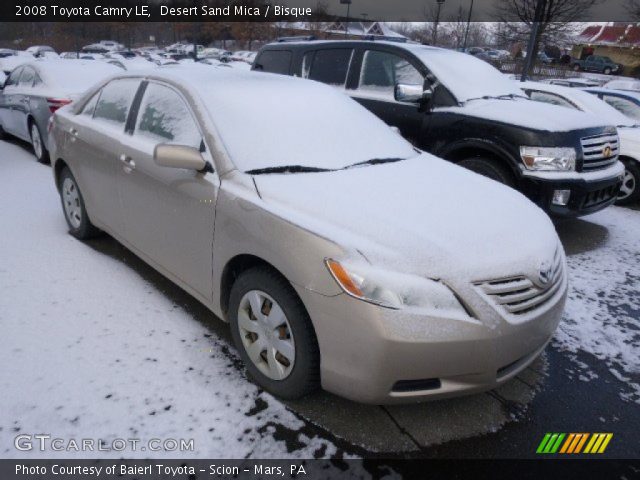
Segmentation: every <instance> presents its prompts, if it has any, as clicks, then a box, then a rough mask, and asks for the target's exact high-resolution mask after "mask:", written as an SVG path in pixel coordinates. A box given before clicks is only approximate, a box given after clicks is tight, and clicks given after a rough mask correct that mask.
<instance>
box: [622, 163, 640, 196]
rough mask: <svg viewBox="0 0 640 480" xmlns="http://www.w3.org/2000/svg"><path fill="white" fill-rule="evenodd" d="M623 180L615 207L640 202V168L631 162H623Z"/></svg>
mask: <svg viewBox="0 0 640 480" xmlns="http://www.w3.org/2000/svg"><path fill="white" fill-rule="evenodd" d="M623 163H624V179H623V180H622V187H620V193H618V198H617V200H616V205H629V204H631V203H635V202H637V201H639V200H640V166H639V165H638V162H635V161H633V160H624V161H623Z"/></svg>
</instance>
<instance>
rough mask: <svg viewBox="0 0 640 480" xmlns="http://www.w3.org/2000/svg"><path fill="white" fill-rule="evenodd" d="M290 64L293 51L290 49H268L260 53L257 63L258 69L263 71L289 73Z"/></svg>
mask: <svg viewBox="0 0 640 480" xmlns="http://www.w3.org/2000/svg"><path fill="white" fill-rule="evenodd" d="M290 65H291V52H290V51H289V50H266V51H264V52H262V54H261V55H260V58H259V59H258V62H257V63H256V69H257V70H261V71H263V72H269V73H279V74H281V75H288V74H289V66H290Z"/></svg>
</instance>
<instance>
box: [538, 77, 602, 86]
mask: <svg viewBox="0 0 640 480" xmlns="http://www.w3.org/2000/svg"><path fill="white" fill-rule="evenodd" d="M541 82H542V83H548V84H550V85H560V86H563V87H572V88H585V87H598V86H600V82H599V81H597V80H592V79H590V78H582V77H578V78H548V79H544V80H541Z"/></svg>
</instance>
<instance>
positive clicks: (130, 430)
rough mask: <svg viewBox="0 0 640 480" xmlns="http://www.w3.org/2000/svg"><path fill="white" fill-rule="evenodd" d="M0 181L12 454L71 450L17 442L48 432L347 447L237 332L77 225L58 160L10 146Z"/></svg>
mask: <svg viewBox="0 0 640 480" xmlns="http://www.w3.org/2000/svg"><path fill="white" fill-rule="evenodd" d="M0 178H2V188H1V189H0V205H2V209H0V231H1V233H0V364H2V365H3V367H2V369H0V392H1V393H0V412H1V414H0V457H16V456H25V457H30V458H33V457H38V456H39V457H52V456H58V457H64V458H69V456H70V454H69V453H68V452H64V451H63V452H58V453H56V452H51V451H48V452H44V453H40V452H24V453H22V452H19V451H17V450H15V449H14V446H13V445H14V438H15V436H16V435H18V434H39V433H45V434H51V435H52V436H53V437H60V438H66V439H69V438H75V439H81V438H90V439H103V440H105V441H106V442H107V445H110V444H111V441H112V440H113V439H116V438H124V439H126V438H138V439H141V440H142V442H143V443H141V445H144V444H145V443H146V442H147V441H148V440H150V439H153V438H159V439H167V438H172V439H191V438H193V439H194V446H195V449H194V451H193V452H184V453H180V452H172V453H170V454H167V453H166V452H158V453H151V452H149V451H146V452H141V451H137V452H131V451H129V450H127V451H125V452H123V453H118V452H111V453H101V452H95V454H91V453H89V454H88V455H87V454H78V456H79V457H80V458H82V457H84V456H96V457H99V456H107V457H109V456H110V457H119V456H126V457H144V458H146V457H154V456H155V457H164V458H167V457H182V456H185V457H188V456H193V457H206V458H234V457H237V458H243V457H257V458H272V457H275V458H289V457H297V458H299V457H313V455H314V453H315V452H317V451H319V452H322V453H321V455H323V456H332V455H334V454H336V447H335V446H334V445H333V444H331V443H330V442H328V441H326V440H324V439H321V438H317V437H314V438H308V437H307V436H306V435H305V433H303V432H300V431H299V430H300V429H301V428H302V427H303V426H304V423H303V422H302V421H301V420H299V419H298V418H297V417H296V416H295V415H294V414H293V413H291V412H290V411H288V410H286V409H285V407H284V406H283V405H282V404H281V403H280V402H278V401H277V400H275V399H274V398H272V397H271V396H269V395H268V394H265V393H261V392H260V391H259V390H258V389H257V387H255V386H254V385H253V384H252V383H250V382H249V381H247V380H246V379H245V378H244V376H243V375H242V373H241V370H240V369H238V368H234V367H233V364H234V362H236V361H237V358H236V357H235V354H234V353H233V349H230V350H229V349H227V344H226V341H225V340H223V339H218V338H216V335H215V334H213V335H212V331H211V330H210V329H208V328H207V327H206V325H203V324H202V323H200V322H198V321H197V320H195V319H194V318H193V316H192V315H190V314H189V313H188V312H186V311H185V310H183V309H182V308H181V307H180V306H178V305H176V304H174V303H173V302H172V301H171V300H170V299H169V298H168V296H167V295H165V294H163V293H162V292H160V291H159V290H158V289H157V288H155V287H154V286H153V285H152V284H150V283H149V282H148V281H146V280H145V279H144V278H142V277H141V276H140V275H139V274H137V273H136V271H135V270H133V269H132V268H131V267H129V266H127V265H126V264H124V263H123V262H121V261H119V260H117V259H114V258H111V257H110V256H107V255H104V254H102V253H100V252H98V251H96V250H94V249H93V248H91V247H90V246H88V245H86V244H83V243H82V242H79V241H77V240H75V239H74V238H72V237H71V236H70V235H68V234H67V226H66V223H65V221H64V218H63V216H62V211H61V207H60V203H59V199H58V196H57V192H56V190H55V187H54V184H53V179H52V173H51V168H50V167H48V166H43V165H39V164H37V163H36V162H35V160H34V158H33V155H32V154H31V153H29V152H28V151H26V150H25V149H24V148H22V147H21V146H18V145H16V144H9V143H4V142H0ZM176 288H177V287H176ZM216 321H217V320H215V319H214V318H213V315H212V322H216ZM276 429H278V430H280V431H285V432H288V433H289V436H290V437H291V439H293V440H294V441H293V442H291V441H290V442H289V443H294V444H295V448H293V449H292V448H287V445H286V444H285V442H284V441H283V440H282V439H281V440H276V439H275V438H274V435H273V432H274V430H276ZM275 437H279V436H278V435H275ZM78 441H79V440H78Z"/></svg>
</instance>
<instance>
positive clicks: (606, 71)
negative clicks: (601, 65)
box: [604, 67, 611, 75]
mask: <svg viewBox="0 0 640 480" xmlns="http://www.w3.org/2000/svg"><path fill="white" fill-rule="evenodd" d="M604 74H605V75H611V69H610V68H609V67H607V68H605V69H604Z"/></svg>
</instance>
